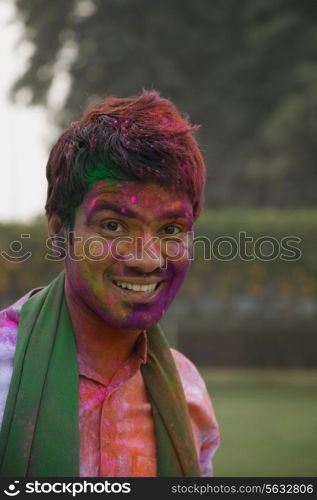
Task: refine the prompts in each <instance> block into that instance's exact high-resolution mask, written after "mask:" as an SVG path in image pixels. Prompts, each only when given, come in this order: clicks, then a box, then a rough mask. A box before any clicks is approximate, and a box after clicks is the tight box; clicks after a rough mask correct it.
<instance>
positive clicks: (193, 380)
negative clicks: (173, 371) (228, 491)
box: [171, 349, 220, 476]
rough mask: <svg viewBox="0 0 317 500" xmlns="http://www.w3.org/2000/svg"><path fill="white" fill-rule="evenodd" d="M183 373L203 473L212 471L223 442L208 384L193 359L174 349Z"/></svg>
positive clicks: (179, 370) (180, 373) (180, 370)
mask: <svg viewBox="0 0 317 500" xmlns="http://www.w3.org/2000/svg"><path fill="white" fill-rule="evenodd" d="M171 352H172V355H173V358H174V361H175V364H176V368H177V371H178V373H179V376H180V379H181V382H182V386H183V389H184V393H185V398H186V401H187V405H188V410H189V415H190V419H191V424H192V428H193V434H194V439H195V442H196V447H197V450H198V454H199V460H200V466H201V471H202V475H203V476H210V475H212V465H211V458H212V456H213V455H214V453H215V451H216V450H217V448H218V446H219V440H220V438H219V427H218V422H217V419H216V415H215V411H214V407H213V404H212V401H211V399H210V396H209V393H208V390H207V387H206V384H205V382H204V380H203V378H202V377H201V375H200V373H199V371H198V370H197V368H196V366H195V365H194V363H192V361H190V360H189V359H188V358H187V357H186V356H184V354H182V353H181V352H179V351H177V350H176V349H171Z"/></svg>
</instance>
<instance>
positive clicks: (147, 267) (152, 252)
mask: <svg viewBox="0 0 317 500" xmlns="http://www.w3.org/2000/svg"><path fill="white" fill-rule="evenodd" d="M125 265H126V267H129V268H134V269H135V270H137V271H138V272H140V273H152V272H153V271H155V270H156V269H160V268H162V267H164V258H163V255H162V249H161V244H160V238H158V237H154V236H152V235H150V234H148V235H143V236H138V237H136V238H134V241H133V243H132V245H131V247H130V249H129V258H127V260H125Z"/></svg>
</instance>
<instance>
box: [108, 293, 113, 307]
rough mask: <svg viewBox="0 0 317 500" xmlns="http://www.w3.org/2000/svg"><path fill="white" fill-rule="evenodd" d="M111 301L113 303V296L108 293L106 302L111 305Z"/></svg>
mask: <svg viewBox="0 0 317 500" xmlns="http://www.w3.org/2000/svg"><path fill="white" fill-rule="evenodd" d="M113 303H114V296H113V295H110V297H108V304H109V306H111V305H112V304H113Z"/></svg>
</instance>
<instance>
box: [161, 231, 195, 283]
mask: <svg viewBox="0 0 317 500" xmlns="http://www.w3.org/2000/svg"><path fill="white" fill-rule="evenodd" d="M163 254H164V257H165V259H166V262H167V267H168V266H169V265H171V264H172V268H173V274H174V275H178V274H182V273H185V274H186V272H187V270H188V267H189V265H190V262H191V260H190V259H191V246H190V245H188V244H187V243H186V242H184V241H183V240H180V241H168V242H166V243H165V244H164V248H163Z"/></svg>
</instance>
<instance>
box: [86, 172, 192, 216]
mask: <svg viewBox="0 0 317 500" xmlns="http://www.w3.org/2000/svg"><path fill="white" fill-rule="evenodd" d="M102 202H109V203H111V204H113V205H115V206H116V207H119V208H121V209H122V213H123V215H124V211H125V209H126V210H130V211H133V213H136V214H138V215H143V216H144V215H149V216H151V217H152V218H153V216H155V217H158V216H159V215H160V214H161V213H162V212H163V211H164V212H166V211H167V210H168V211H180V210H182V211H183V212H184V214H185V216H186V217H189V218H190V217H192V205H191V202H190V200H189V197H188V195H187V194H186V193H183V192H179V191H176V190H175V189H172V188H168V187H166V186H161V185H159V184H156V183H140V182H133V181H121V182H113V181H108V180H106V181H98V182H96V184H94V185H93V186H92V187H91V188H90V189H89V190H88V191H87V193H86V195H85V197H84V200H83V203H82V208H83V209H84V211H85V212H86V213H89V212H91V211H92V210H94V211H95V210H98V207H99V206H100V209H102Z"/></svg>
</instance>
